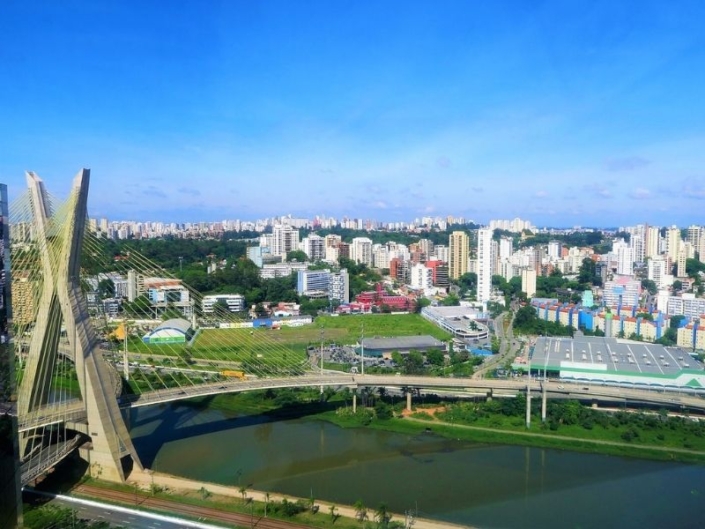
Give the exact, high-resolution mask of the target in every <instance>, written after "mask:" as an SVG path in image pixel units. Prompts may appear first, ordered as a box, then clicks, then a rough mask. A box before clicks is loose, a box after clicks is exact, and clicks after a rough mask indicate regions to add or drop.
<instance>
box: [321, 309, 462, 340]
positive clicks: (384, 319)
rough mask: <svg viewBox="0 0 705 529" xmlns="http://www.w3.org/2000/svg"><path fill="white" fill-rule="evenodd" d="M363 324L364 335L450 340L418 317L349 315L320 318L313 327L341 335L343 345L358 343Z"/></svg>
mask: <svg viewBox="0 0 705 529" xmlns="http://www.w3.org/2000/svg"><path fill="white" fill-rule="evenodd" d="M363 325H364V329H365V336H367V337H372V336H383V337H391V336H417V335H420V334H424V335H426V334H427V335H430V336H433V337H434V338H436V339H438V340H450V339H451V338H452V337H451V335H450V334H449V333H447V332H446V331H444V330H443V329H441V328H440V327H437V326H436V325H434V324H433V323H431V322H430V321H428V320H425V319H424V318H423V317H422V316H420V315H419V314H364V315H352V316H320V317H318V318H316V321H315V322H314V326H315V327H318V328H322V329H323V330H324V332H325V334H326V336H327V335H328V333H329V332H331V331H333V332H340V331H344V332H345V335H344V336H345V338H346V340H347V341H346V342H345V343H353V342H355V341H357V340H359V338H360V335H361V333H362V328H363Z"/></svg>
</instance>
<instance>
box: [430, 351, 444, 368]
mask: <svg viewBox="0 0 705 529" xmlns="http://www.w3.org/2000/svg"><path fill="white" fill-rule="evenodd" d="M426 360H428V363H429V364H431V365H434V366H442V365H443V364H444V363H445V357H444V355H443V352H442V351H440V350H439V349H429V350H428V351H426Z"/></svg>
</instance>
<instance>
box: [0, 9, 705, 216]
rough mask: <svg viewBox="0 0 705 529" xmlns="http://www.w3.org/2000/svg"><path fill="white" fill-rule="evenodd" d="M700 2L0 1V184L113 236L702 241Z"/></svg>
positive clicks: (703, 12)
mask: <svg viewBox="0 0 705 529" xmlns="http://www.w3.org/2000/svg"><path fill="white" fill-rule="evenodd" d="M703 20H705V3H702V2H699V1H693V2H663V1H656V2H649V1H642V2H619V1H615V0H612V1H605V2H600V1H595V0H591V1H585V2H578V1H571V2H565V1H556V2H551V1H547V2H523V1H516V2H511V1H508V2H500V1H498V2H479V1H478V2H473V1H470V0H467V1H461V2H451V1H438V2H428V1H418V2H414V1H409V0H405V1H400V2H391V1H389V2H372V1H351V2H345V1H333V2H332V1H329V0H323V1H317V0H307V1H305V2H291V1H280V2H274V1H262V2H255V1H241V2H238V1H234V0H233V1H227V0H222V1H220V2H217V1H210V2H198V1H173V2H157V1H144V2H122V1H114V2H108V1H105V2H93V1H64V2H50V1H34V2H19V1H14V2H4V3H3V6H2V7H0V101H2V104H0V181H3V182H6V183H7V184H8V186H9V191H10V196H11V197H12V196H14V195H16V194H18V193H20V192H21V191H22V189H23V185H24V184H23V179H24V170H25V169H29V170H33V171H35V172H37V173H38V174H39V175H40V176H42V177H43V178H44V180H45V181H46V183H47V185H48V187H49V188H50V190H52V191H53V192H54V193H55V194H56V195H58V196H63V195H65V193H66V192H67V190H68V188H69V185H70V180H71V177H72V176H73V175H74V174H75V173H76V172H77V171H78V169H79V168H81V167H90V168H91V170H92V180H91V195H90V198H89V213H90V214H91V215H95V216H108V217H109V218H111V219H115V220H118V219H136V220H165V221H194V220H220V219H225V218H241V219H254V218H260V217H265V216H273V215H280V214H288V213H291V214H293V215H301V216H312V215H315V214H325V215H333V216H338V217H341V216H343V215H347V216H351V217H364V218H375V219H379V220H411V219H413V218H415V217H419V216H422V215H434V216H435V215H448V214H452V215H462V216H465V217H466V218H469V219H475V220H476V221H479V222H487V221H489V220H490V219H493V218H513V217H515V216H520V217H522V218H528V219H530V220H532V221H534V223H536V224H538V225H550V226H572V225H584V226H587V225H592V226H617V225H627V224H636V223H638V222H649V223H651V224H659V225H665V224H679V225H687V224H690V223H698V224H702V223H703V214H702V211H703V208H704V207H705V97H704V96H703V94H705V92H704V88H703V87H705V30H703V28H702V21H703Z"/></svg>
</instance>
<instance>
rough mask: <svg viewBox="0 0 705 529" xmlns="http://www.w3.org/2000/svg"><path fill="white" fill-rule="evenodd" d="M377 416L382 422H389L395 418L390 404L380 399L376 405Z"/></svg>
mask: <svg viewBox="0 0 705 529" xmlns="http://www.w3.org/2000/svg"><path fill="white" fill-rule="evenodd" d="M375 416H376V417H377V418H378V419H379V420H381V421H387V420H389V419H391V418H392V417H394V412H393V411H392V407H391V406H390V405H389V404H387V403H386V402H384V401H383V400H381V399H380V400H378V401H377V402H376V404H375Z"/></svg>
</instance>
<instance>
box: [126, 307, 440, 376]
mask: <svg viewBox="0 0 705 529" xmlns="http://www.w3.org/2000/svg"><path fill="white" fill-rule="evenodd" d="M363 325H364V329H365V336H367V337H372V336H384V337H393V336H416V335H431V336H433V337H434V338H437V339H439V340H448V339H450V335H449V334H448V333H446V332H445V331H443V330H442V329H440V328H438V327H436V326H435V325H434V324H432V323H430V322H428V321H426V320H425V319H423V318H422V317H421V316H420V315H418V314H403V315H397V314H394V315H389V314H378V315H377V314H373V315H359V316H338V317H333V316H323V317H319V318H317V319H316V320H315V321H314V323H313V324H312V325H306V326H303V327H282V328H280V329H271V330H270V329H264V328H261V329H203V330H201V331H200V332H199V334H198V336H197V337H196V339H195V341H194V344H193V346H192V347H187V346H186V345H185V344H155V345H149V344H145V343H143V342H142V341H141V340H138V339H134V340H131V342H130V345H129V350H130V351H131V352H135V353H140V354H142V355H148V356H149V355H153V356H155V357H156V356H157V355H163V356H169V357H176V356H179V355H180V354H183V353H186V352H187V353H188V354H190V355H191V357H192V358H193V359H194V360H197V361H199V360H200V361H206V362H207V361H209V360H210V361H223V360H227V361H231V362H242V363H243V366H242V367H243V368H244V369H245V370H246V371H248V372H250V371H252V372H258V371H259V370H260V369H261V368H262V367H264V366H265V365H267V366H270V367H272V368H274V367H285V366H286V367H288V366H294V365H301V364H303V363H304V362H305V360H306V348H307V347H308V346H316V347H317V346H318V345H320V343H321V341H322V340H323V341H324V342H326V343H337V344H341V345H351V344H354V343H356V342H358V340H359V339H360V333H361V330H362V326H363ZM275 371H278V370H275Z"/></svg>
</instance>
